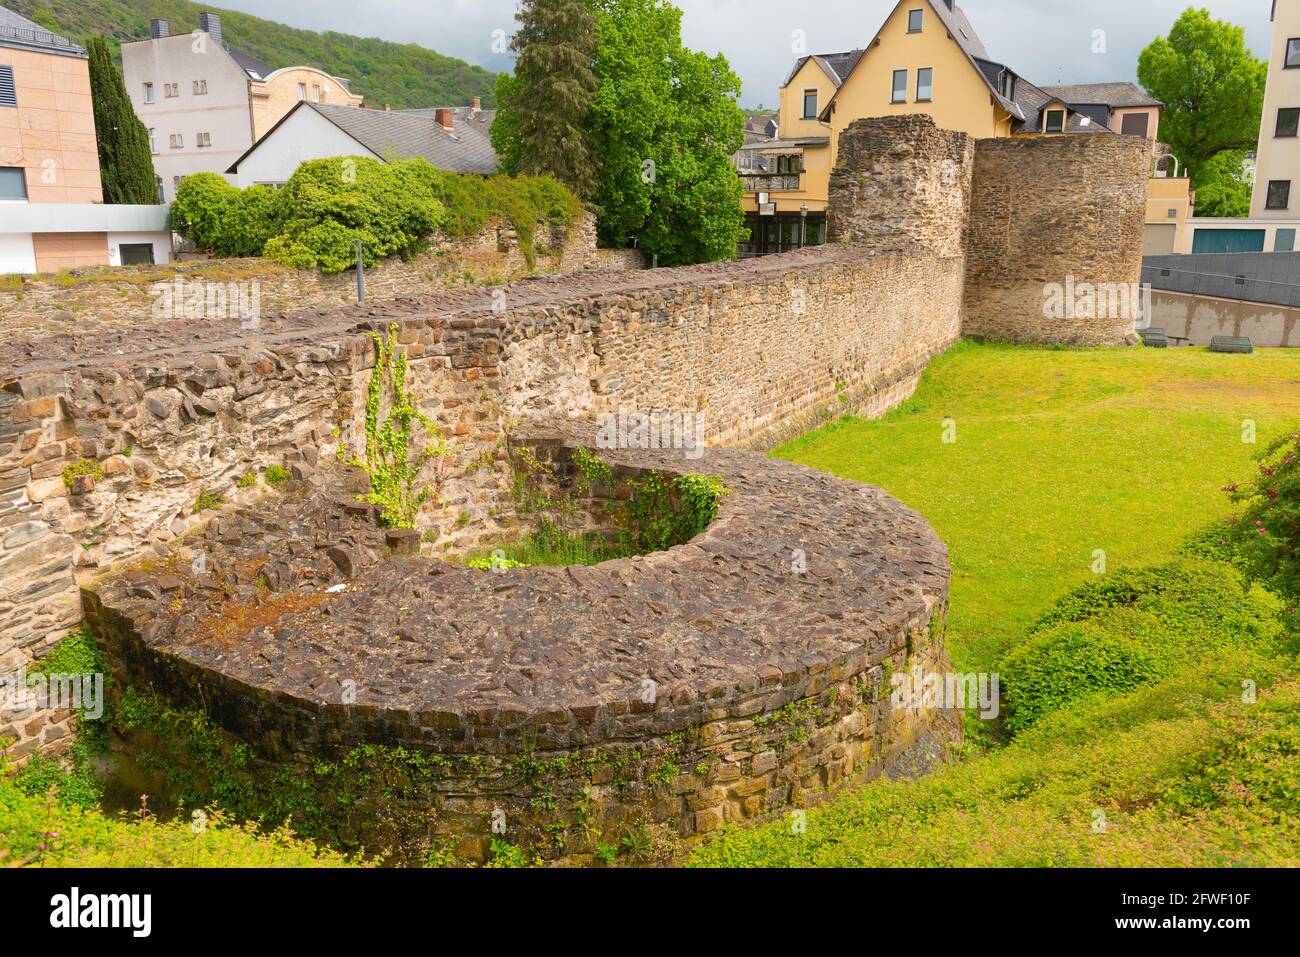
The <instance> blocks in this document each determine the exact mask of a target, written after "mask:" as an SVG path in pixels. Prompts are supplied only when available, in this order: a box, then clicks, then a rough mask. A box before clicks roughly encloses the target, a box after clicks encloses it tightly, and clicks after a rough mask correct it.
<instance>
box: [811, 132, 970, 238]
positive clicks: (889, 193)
mask: <svg viewBox="0 0 1300 957" xmlns="http://www.w3.org/2000/svg"><path fill="white" fill-rule="evenodd" d="M974 159H975V141H974V140H973V139H971V138H970V137H969V136H967V135H966V134H965V133H956V132H953V131H951V130H942V129H939V128H938V127H937V126H935V125H934V120H932V119H931V118H930V117H928V116H924V115H916V116H890V117H882V118H877V119H862V120H854V121H853V122H852V123H850V124H849V125H848V126H847V127H846V128H845V130H844V132H842V133H841V134H840V140H839V153H838V158H837V160H836V164H835V168H834V169H833V170H832V171H831V180H830V194H829V197H830V202H829V204H828V210H829V212H828V215H827V225H826V228H827V238H828V241H830V242H848V243H856V244H859V245H863V246H867V247H869V248H896V247H897V246H898V245H899V244H900V243H904V242H911V243H914V244H916V245H918V246H921V247H924V248H926V249H930V250H933V251H934V252H936V253H938V254H939V255H941V256H954V257H959V256H961V255H962V252H963V249H962V242H963V238H964V234H965V230H966V220H967V210H968V209H969V207H970V197H971V174H972V170H973V167H974Z"/></svg>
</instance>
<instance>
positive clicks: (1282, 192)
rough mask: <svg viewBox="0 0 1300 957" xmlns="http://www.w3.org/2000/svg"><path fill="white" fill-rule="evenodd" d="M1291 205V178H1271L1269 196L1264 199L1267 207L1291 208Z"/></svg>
mask: <svg viewBox="0 0 1300 957" xmlns="http://www.w3.org/2000/svg"><path fill="white" fill-rule="evenodd" d="M1290 207H1291V181H1290V180H1289V179H1271V180H1269V181H1268V196H1267V197H1266V198H1265V200H1264V208H1265V209H1289V208H1290Z"/></svg>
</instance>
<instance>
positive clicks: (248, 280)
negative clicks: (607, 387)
mask: <svg viewBox="0 0 1300 957" xmlns="http://www.w3.org/2000/svg"><path fill="white" fill-rule="evenodd" d="M536 247H537V248H536V251H535V255H534V259H533V262H532V263H529V261H528V258H527V257H526V256H525V255H524V252H523V250H522V249H521V248H520V245H519V239H518V236H517V235H516V233H515V231H514V229H512V228H511V227H510V226H509V225H508V224H494V225H491V226H489V227H487V228H486V229H484V230H483V231H482V232H480V233H478V234H476V235H474V236H470V237H467V238H463V239H455V240H451V239H440V240H438V241H436V242H435V243H434V244H433V246H432V247H431V248H430V249H429V250H428V251H427V252H425V253H422V254H420V255H419V256H416V257H415V258H414V259H412V260H410V261H409V262H403V261H402V260H401V259H399V258H398V257H396V256H394V257H390V258H389V259H386V260H385V261H384V262H382V263H380V264H378V265H377V266H374V267H371V268H370V269H368V270H366V277H365V278H366V297H367V299H368V300H371V301H376V302H377V301H382V300H387V299H395V298H397V297H399V296H419V295H424V294H426V293H429V292H432V291H437V290H439V289H444V288H447V287H456V286H466V285H470V286H472V285H487V286H499V285H504V284H506V283H511V282H517V281H519V280H520V279H523V278H524V277H526V276H529V275H532V274H534V273H535V272H540V273H572V272H579V271H583V270H600V271H620V270H626V269H640V268H641V267H642V266H643V265H644V263H643V261H642V256H641V254H640V253H639V252H638V251H637V250H635V249H621V250H620V249H598V248H597V246H596V230H595V220H594V219H593V218H592V217H591V216H589V215H587V216H584V217H583V219H582V220H581V221H580V222H579V223H578V224H576V225H575V226H574V228H573V229H571V230H562V229H558V228H550V229H541V230H538V235H537V239H536ZM178 280H179V282H180V283H181V286H180V287H179V288H180V290H181V291H180V293H173V292H172V290H174V289H175V288H177V286H176V284H177V281H178ZM253 283H256V292H257V302H258V305H259V308H260V312H261V313H262V314H263V315H274V314H275V313H278V312H281V311H283V310H286V309H302V308H305V307H310V306H335V305H341V304H345V303H351V302H356V299H357V289H356V274H355V273H354V272H353V271H351V270H349V271H347V272H344V273H335V274H333V275H324V274H323V273H321V272H319V271H317V270H307V269H292V268H289V267H287V266H282V265H280V264H279V263H276V262H273V261H271V260H267V259H218V260H207V259H192V260H186V261H177V262H175V263H172V264H170V265H166V266H102V267H92V268H86V269H79V270H75V271H74V272H72V273H64V274H59V275H49V276H29V277H24V276H8V277H3V281H0V331H3V333H4V334H5V335H6V336H14V335H26V334H33V333H38V332H39V333H41V334H45V335H50V334H57V333H76V334H81V335H86V334H91V333H94V332H95V331H97V330H99V329H105V328H130V327H131V326H133V325H136V324H139V323H142V322H148V321H151V320H153V319H155V318H159V317H160V314H159V312H158V310H159V309H160V308H161V307H163V306H165V305H167V304H171V303H175V304H176V309H175V311H176V314H177V317H179V318H183V317H184V310H185V308H186V302H187V298H186V297H187V296H189V295H190V294H191V293H192V291H193V290H194V289H195V288H200V286H199V285H198V284H201V286H203V287H206V286H215V285H218V284H220V285H224V286H227V287H229V286H232V285H233V286H235V287H242V289H241V291H242V293H243V295H244V296H245V301H247V300H248V298H249V296H250V294H251V284H253ZM168 287H171V288H170V289H169V294H168V295H167V297H166V298H165V299H164V297H163V295H162V290H163V289H165V288H168ZM204 291H206V290H204Z"/></svg>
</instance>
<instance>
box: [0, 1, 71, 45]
mask: <svg viewBox="0 0 1300 957" xmlns="http://www.w3.org/2000/svg"><path fill="white" fill-rule="evenodd" d="M0 47H17V48H20V49H28V50H48V51H49V52H51V53H63V54H66V55H70V56H83V57H84V56H85V55H86V50H85V48H84V47H80V46H78V45H77V44H75V43H73V42H72V41H71V40H69V39H68V38H67V37H62V36H59V34H57V33H51V32H50V31H49V30H47V29H45V28H44V27H43V26H41V25H40V24H39V23H33V22H32V21H31V20H28V19H27V18H26V17H24V16H23V15H22V14H19V13H15V12H14V11H12V10H10V9H8V8H6V7H0Z"/></svg>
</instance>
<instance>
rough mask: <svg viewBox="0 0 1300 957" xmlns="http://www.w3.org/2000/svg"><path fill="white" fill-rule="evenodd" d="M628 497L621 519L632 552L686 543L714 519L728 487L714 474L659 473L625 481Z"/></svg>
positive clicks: (651, 550) (628, 546)
mask: <svg viewBox="0 0 1300 957" xmlns="http://www.w3.org/2000/svg"><path fill="white" fill-rule="evenodd" d="M628 484H629V486H630V488H631V493H632V494H631V498H630V499H629V500H628V503H627V514H626V517H625V520H624V538H625V541H624V545H625V547H626V548H628V549H630V550H631V551H632V552H633V553H635V554H645V553H646V552H657V551H662V550H663V549H665V548H671V547H672V546H674V545H680V544H682V543H683V542H688V541H690V540H691V539H692V538H694V537H695V536H696V535H698V534H699V533H700V532H702V531H704V530H705V529H706V528H708V527H709V525H710V523H712V521H713V520H714V519H715V518H717V515H718V503H719V502H720V501H721V500H722V497H723V496H724V495H729V494H730V493H731V489H729V488H727V487H726V486H725V485H724V484H723V483H722V478H721V476H717V475H695V474H687V475H680V476H678V477H676V478H673V479H670V478H668V477H667V476H666V475H664V474H662V473H661V472H651V473H650V474H648V475H646V476H645V477H644V478H640V479H635V480H633V481H631V482H629V483H628Z"/></svg>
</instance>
